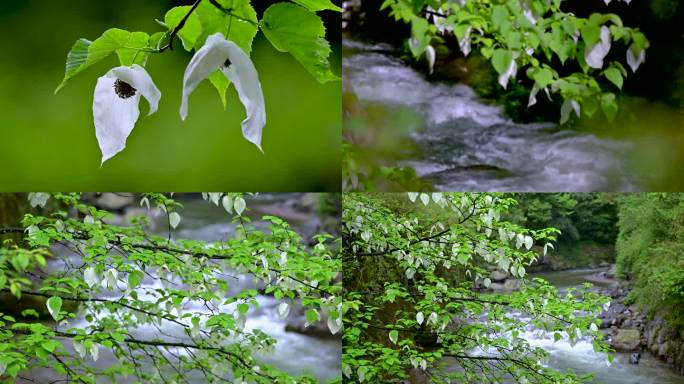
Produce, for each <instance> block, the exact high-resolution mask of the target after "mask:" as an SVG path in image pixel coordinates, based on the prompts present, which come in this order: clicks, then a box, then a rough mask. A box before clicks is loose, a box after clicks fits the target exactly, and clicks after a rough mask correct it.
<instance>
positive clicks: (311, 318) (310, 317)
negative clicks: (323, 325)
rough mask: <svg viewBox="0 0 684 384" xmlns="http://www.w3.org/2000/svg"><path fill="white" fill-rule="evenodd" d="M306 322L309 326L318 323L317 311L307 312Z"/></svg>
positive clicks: (310, 310) (309, 310)
mask: <svg viewBox="0 0 684 384" xmlns="http://www.w3.org/2000/svg"><path fill="white" fill-rule="evenodd" d="M306 322H307V323H309V324H315V323H316V322H318V312H317V311H316V310H315V309H307V310H306Z"/></svg>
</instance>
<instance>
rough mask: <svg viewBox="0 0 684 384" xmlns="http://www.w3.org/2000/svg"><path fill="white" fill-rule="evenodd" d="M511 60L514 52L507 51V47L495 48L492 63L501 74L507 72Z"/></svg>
mask: <svg viewBox="0 0 684 384" xmlns="http://www.w3.org/2000/svg"><path fill="white" fill-rule="evenodd" d="M511 60H513V54H512V53H511V51H507V50H505V49H496V50H494V54H493V55H492V65H493V66H494V69H496V72H498V73H499V74H502V73H504V72H506V70H507V69H508V66H509V65H510V64H511Z"/></svg>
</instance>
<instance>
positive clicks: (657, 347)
mask: <svg viewBox="0 0 684 384" xmlns="http://www.w3.org/2000/svg"><path fill="white" fill-rule="evenodd" d="M591 277H592V278H594V279H596V280H599V281H603V282H609V283H611V285H612V286H611V287H610V288H603V289H602V291H603V292H602V293H603V294H605V295H607V296H610V297H611V298H612V301H611V304H610V308H608V311H606V312H604V313H602V314H601V316H600V317H601V325H600V328H601V329H603V330H604V331H605V332H606V334H607V335H608V337H609V341H610V344H611V345H612V346H613V348H615V350H617V351H621V352H633V353H640V352H643V351H646V350H647V351H649V352H650V353H652V354H653V355H654V356H656V357H657V358H658V359H660V360H662V361H664V362H666V363H667V364H669V365H671V366H672V367H673V368H674V369H676V370H677V371H678V372H680V373H682V374H684V340H682V338H681V337H680V335H679V334H678V333H677V331H676V330H674V329H673V328H672V327H670V326H669V325H668V324H667V322H666V321H665V319H664V314H656V315H655V316H652V317H649V316H647V314H646V313H644V312H643V311H642V310H641V309H640V308H639V307H638V306H637V305H636V304H631V303H630V300H629V292H630V289H629V287H627V286H625V285H621V284H620V283H619V282H618V281H617V280H616V279H615V273H614V269H610V270H608V271H602V272H598V273H596V274H594V275H592V276H591ZM683 380H684V379H683Z"/></svg>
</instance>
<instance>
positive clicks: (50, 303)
mask: <svg viewBox="0 0 684 384" xmlns="http://www.w3.org/2000/svg"><path fill="white" fill-rule="evenodd" d="M46 305H47V309H48V312H50V315H51V316H52V318H53V319H55V321H59V310H60V309H62V298H61V297H59V296H53V297H51V298H49V299H48V300H47V303H46Z"/></svg>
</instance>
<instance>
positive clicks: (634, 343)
mask: <svg viewBox="0 0 684 384" xmlns="http://www.w3.org/2000/svg"><path fill="white" fill-rule="evenodd" d="M611 345H612V346H613V348H615V350H617V351H622V352H632V351H637V350H639V349H640V348H639V347H640V346H641V332H639V330H638V329H619V330H618V332H617V334H616V335H615V336H613V338H612V340H611Z"/></svg>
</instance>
